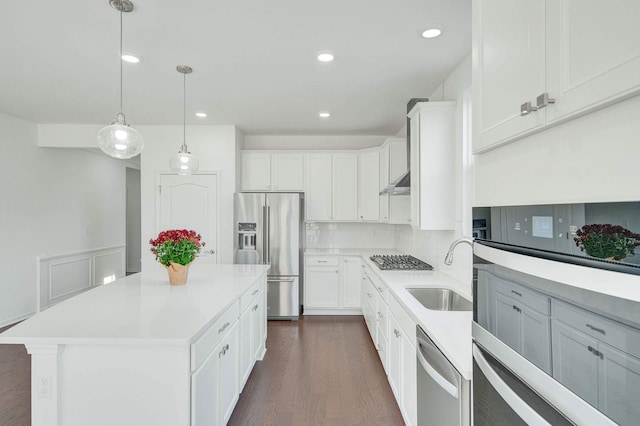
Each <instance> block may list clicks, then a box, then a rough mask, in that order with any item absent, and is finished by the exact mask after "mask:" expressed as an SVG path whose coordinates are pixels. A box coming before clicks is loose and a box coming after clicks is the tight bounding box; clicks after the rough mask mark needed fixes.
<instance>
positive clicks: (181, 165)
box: [169, 149, 200, 176]
mask: <svg viewBox="0 0 640 426" xmlns="http://www.w3.org/2000/svg"><path fill="white" fill-rule="evenodd" d="M169 167H171V171H172V172H174V173H177V174H179V175H183V176H184V175H190V174H192V173H193V172H195V171H197V170H198V167H200V163H199V162H198V159H197V158H196V157H195V156H194V155H191V153H189V152H186V151H184V150H183V149H180V151H179V152H178V153H177V154H176V155H174V156H173V157H171V160H170V161H169Z"/></svg>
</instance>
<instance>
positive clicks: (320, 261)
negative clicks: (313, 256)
mask: <svg viewBox="0 0 640 426" xmlns="http://www.w3.org/2000/svg"><path fill="white" fill-rule="evenodd" d="M318 263H327V261H326V260H318Z"/></svg>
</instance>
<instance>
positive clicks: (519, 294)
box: [511, 290, 522, 297]
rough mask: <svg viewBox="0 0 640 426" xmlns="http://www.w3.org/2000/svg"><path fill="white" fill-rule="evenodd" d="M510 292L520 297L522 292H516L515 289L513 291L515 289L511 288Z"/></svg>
mask: <svg viewBox="0 0 640 426" xmlns="http://www.w3.org/2000/svg"><path fill="white" fill-rule="evenodd" d="M511 293H513V294H515V295H516V296H520V297H522V293H518V292H517V291H515V290H511Z"/></svg>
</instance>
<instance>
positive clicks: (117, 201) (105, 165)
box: [0, 113, 127, 326]
mask: <svg viewBox="0 0 640 426" xmlns="http://www.w3.org/2000/svg"><path fill="white" fill-rule="evenodd" d="M37 138H38V126H37V125H36V124H34V123H30V122H28V121H25V120H21V119H18V118H15V117H12V116H9V115H5V114H1V113H0V145H1V146H3V147H4V155H2V156H0V200H1V201H0V203H1V204H0V234H1V235H2V241H3V244H1V245H0V270H2V278H0V326H2V325H5V324H8V323H11V322H14V321H15V320H18V319H21V318H24V317H26V316H28V315H30V314H32V313H33V312H34V311H35V310H36V304H37V290H36V289H37V279H36V278H37V276H36V273H37V272H36V271H37V268H36V257H37V256H38V255H56V254H64V253H70V252H76V251H80V250H88V249H93V248H102V247H108V246H113V245H118V244H124V243H125V166H126V164H127V163H125V162H122V161H118V160H113V159H111V158H108V157H106V156H103V155H101V154H98V153H93V152H88V151H85V150H79V149H56V148H39V147H37Z"/></svg>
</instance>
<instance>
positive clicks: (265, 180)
mask: <svg viewBox="0 0 640 426" xmlns="http://www.w3.org/2000/svg"><path fill="white" fill-rule="evenodd" d="M241 156H242V182H241V188H242V190H243V191H302V190H303V189H304V184H303V160H302V154H301V153H298V152H262V151H243V152H242V154H241Z"/></svg>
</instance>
